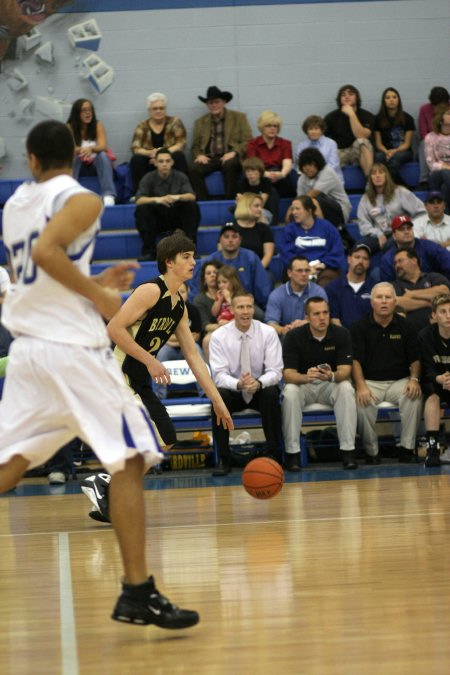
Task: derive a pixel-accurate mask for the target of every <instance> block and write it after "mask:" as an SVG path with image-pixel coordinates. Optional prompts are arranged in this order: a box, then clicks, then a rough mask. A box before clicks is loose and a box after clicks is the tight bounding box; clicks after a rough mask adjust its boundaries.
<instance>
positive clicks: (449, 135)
mask: <svg viewBox="0 0 450 675" xmlns="http://www.w3.org/2000/svg"><path fill="white" fill-rule="evenodd" d="M198 98H199V99H200V100H201V101H202V102H204V103H205V104H206V106H207V109H208V112H207V113H206V114H205V115H203V116H202V117H200V118H199V119H198V120H196V122H195V125H194V130H193V138H192V147H191V159H190V161H188V160H187V158H186V155H185V148H186V140H187V133H186V129H185V127H184V125H183V122H182V121H181V120H180V119H179V118H178V117H175V116H170V115H168V114H167V97H166V96H165V95H164V94H162V93H154V94H152V95H150V96H149V97H148V99H147V106H148V112H149V116H148V118H147V119H145V120H142V121H141V122H139V123H138V125H137V127H136V129H135V132H134V135H133V140H132V146H131V150H132V156H131V161H130V164H129V172H130V177H131V183H132V193H133V194H132V198H131V200H130V201H131V202H133V203H135V210H134V216H135V224H136V228H137V230H138V232H139V235H140V237H141V240H142V252H141V256H140V257H139V260H140V261H142V262H143V263H147V262H151V261H154V260H155V259H156V244H157V241H158V238H161V236H163V237H164V236H165V235H166V234H167V233H170V232H171V231H173V230H175V229H182V230H184V232H185V233H186V234H187V235H188V236H189V237H190V238H191V239H192V240H194V241H195V239H196V237H197V231H198V228H199V225H200V222H201V207H202V204H201V203H202V202H207V201H208V200H210V199H212V198H214V197H215V195H210V194H209V190H208V176H210V175H211V174H214V173H216V172H218V171H220V172H221V173H222V177H223V195H222V196H223V197H224V198H225V199H227V200H230V202H229V203H230V206H229V210H228V213H229V217H228V218H226V221H228V222H222V223H221V225H222V227H221V228H220V231H219V236H218V241H217V248H215V249H214V250H210V251H209V254H208V256H207V257H205V258H204V259H203V260H201V261H198V263H197V266H196V270H195V273H194V277H193V279H192V281H191V282H190V283H189V287H190V298H191V301H192V305H191V314H192V316H193V315H194V314H195V308H197V310H198V312H199V314H200V316H198V314H197V316H196V318H195V320H194V321H193V324H192V325H193V331H194V333H196V334H197V340H198V341H199V345H200V343H201V345H202V348H203V353H204V356H205V359H206V360H207V361H208V359H209V354H210V342H211V337H212V336H213V335H214V334H215V333H216V331H217V329H218V328H220V327H221V326H224V325H227V324H229V323H231V322H233V320H234V314H233V297H235V296H239V295H240V294H242V293H243V292H251V293H252V295H253V297H254V301H255V305H254V312H255V314H254V316H255V319H256V320H260V321H262V322H265V323H268V324H269V325H271V326H272V327H273V328H274V329H275V330H276V332H277V333H278V335H279V337H280V339H281V341H284V340H285V339H286V336H287V335H289V334H290V333H291V331H293V330H294V329H300V328H304V327H305V324H309V323H310V318H309V316H308V313H307V312H306V313H305V305H306V306H307V305H308V301H309V300H310V299H311V298H316V300H317V299H318V298H321V299H322V300H323V301H325V302H326V305H327V307H329V318H330V320H331V324H330V325H335V326H338V327H344V330H346V329H350V327H351V326H352V325H353V324H354V323H355V322H357V321H361V320H363V318H364V317H365V316H366V315H368V314H369V313H370V312H372V313H373V304H372V301H371V298H372V297H373V296H372V294H373V288H374V287H376V284H377V282H379V281H392V282H393V283H394V286H393V287H389V288H392V289H393V290H392V292H393V293H394V298H395V303H394V307H395V317H397V315H398V314H402V315H403V317H404V318H405V321H406V323H407V325H412V326H414V331H415V333H417V332H418V331H419V330H421V329H425V328H426V327H427V326H428V325H429V323H430V315H431V308H432V303H433V301H434V298H435V297H436V296H438V295H442V294H443V293H448V292H450V281H449V279H450V217H449V216H448V215H447V213H448V212H449V208H450V96H449V94H448V91H447V90H446V89H444V88H443V87H433V89H432V90H431V92H430V95H429V103H427V104H424V105H423V106H422V107H421V109H420V112H419V120H418V129H419V136H416V126H415V122H414V119H413V117H412V115H410V114H409V113H407V112H406V111H404V110H403V106H402V101H401V96H400V94H399V92H398V91H397V90H396V89H395V88H393V87H388V88H387V89H385V91H384V92H383V94H382V97H381V103H380V108H379V110H378V112H377V113H376V114H372V113H371V112H369V111H367V110H365V109H364V108H363V107H362V101H361V96H360V93H359V91H358V90H357V89H356V87H354V86H353V85H349V84H347V85H344V86H342V87H341V88H340V89H339V91H338V93H337V97H336V104H337V107H336V109H335V110H333V111H331V112H329V113H328V114H326V115H324V116H323V117H322V116H320V115H310V116H308V117H307V118H306V120H304V122H303V125H302V129H303V131H304V133H305V135H306V137H307V138H306V139H305V140H304V141H302V142H300V143H299V144H298V145H297V147H296V150H295V153H294V152H293V149H292V143H291V142H290V141H288V140H287V139H284V138H283V137H282V136H280V132H281V128H282V120H281V117H280V116H279V115H278V114H277V113H276V112H273V111H270V110H267V111H264V112H262V113H261V115H260V116H259V118H258V121H257V127H258V130H259V132H260V135H258V136H252V130H251V127H250V124H249V122H248V120H247V117H246V115H245V113H242V112H238V111H235V110H231V109H228V108H227V104H228V103H229V102H230V101H231V100H232V98H233V96H232V93H231V92H227V91H221V90H220V88H219V87H217V86H210V87H209V88H208V90H207V92H206V95H205V96H199V97H198ZM68 125H69V128H70V129H71V131H72V133H73V135H74V139H75V144H76V161H75V167H74V171H75V175H76V177H78V176H83V175H89V174H90V173H92V171H94V172H95V173H96V174H97V176H98V180H99V183H100V191H101V193H102V195H103V199H104V203H105V206H113V205H114V204H115V202H116V199H117V189H116V185H115V184H114V180H113V164H112V162H113V160H114V156H113V154H112V153H111V151H110V150H109V148H108V142H107V136H106V131H105V129H104V127H103V125H102V124H101V122H100V121H99V120H97V118H96V114H95V109H94V106H93V104H92V103H91V101H89V100H87V99H79V100H78V101H76V102H75V103H74V105H73V107H72V111H71V114H70V118H69V120H68ZM415 141H417V147H416V146H415ZM415 156H417V157H418V160H419V165H420V177H419V180H420V182H419V185H415V186H412V187H416V188H417V187H418V188H419V195H420V196H421V197H422V199H421V198H419V196H418V195H417V194H415V193H414V192H413V191H411V190H410V189H409V188H410V187H411V186H408V185H407V184H406V181H405V180H404V178H403V176H404V173H403V169H402V166H403V165H404V164H406V163H408V162H411V161H412V160H413V159H414V158H415ZM349 166H358V167H360V169H361V171H362V173H363V174H364V176H365V180H366V188H365V191H364V194H363V195H361V196H360V197H359V195H358V203H357V227H356V228H355V227H353V228H351V227H349V221H350V219H351V213H352V210H354V202H352V201H351V199H350V198H351V197H352V195H351V194H350V193H349V191H348V188H346V184H345V172H346V169H347V168H348V167H349ZM287 200H288V203H287ZM199 202H200V204H199ZM287 206H288V207H289V208H286V207H287ZM199 207H200V208H199ZM227 208H228V207H227ZM284 212H286V216H285V224H284V225H278V223H279V222H280V220H281V217H282V215H283V213H284ZM272 228H273V229H272ZM280 228H281V232H280V233H279V234H278V236H277V240H276V244H275V237H274V232H275V231H276V230H277V229H280ZM274 254H277V255H278V257H279V259H281V262H282V270H281V274H274V272H273V269H274V267H273V260H274ZM123 257H126V255H125V254H124V256H123ZM394 289H395V290H394ZM435 314H436V309H435V311H434V315H435ZM392 316H394V314H392V315H391V318H392ZM434 318H435V317H434ZM396 320H397V319H396ZM199 322H200V325H199ZM386 325H388V324H386ZM316 337H317V336H316ZM289 339H291V338H289ZM177 349H178V348H177V345H176V344H175V343H174V344H172V345H169V346H168V349H167V350H166V351H167V354H166V356H165V358H174V357H175V356H177V357H178V356H179V349H178V351H177ZM413 351H414V350H413ZM169 352H170V354H169ZM310 365H311V364H310ZM408 367H409V366H408ZM285 368H286V365H285ZM335 372H336V371H335ZM316 375H317V373H316ZM327 377H328V375H327ZM349 377H350V374H349V373H347V376H346V378H344V379H349ZM319 379H320V378H319ZM331 383H332V384H335V381H334V380H332V381H331ZM291 384H292V382H291ZM296 384H299V383H298V382H297V383H296ZM336 384H337V383H336ZM357 389H358V388H357ZM164 393H165V392H163V391H162V390H160V391H159V394H160V395H161V396H163V395H164ZM357 398H358V394H357ZM400 398H401V397H400V396H397V399H396V402H397V403H399V401H400ZM407 398H408V397H407ZM442 398H443V399H445V396H444V397H442ZM359 403H361V400H359ZM366 404H367V401H366ZM400 409H401V405H400ZM433 424H434V425H435V422H433ZM428 431H431V432H432V433H433V434H434V433H435V432H436V430H435V429H434V428H433V429H431V430H430V429H428ZM403 449H405V448H403ZM406 449H407V450H408V449H410V448H406ZM344 450H347V451H348V450H351V448H344ZM373 456H374V450H373V447H372V448H371V450H370V452H368V457H373ZM408 457H409V455H408ZM369 463H370V462H369ZM354 464H355V463H354V462H353V461H349V460H348V457H347V458H346V460H345V461H344V466H345V467H346V468H354ZM431 464H432V462H431ZM292 466H293V467H294V469H296V467H297V463H296V462H294V463H293V465H292V462H291V466H290V468H292Z"/></svg>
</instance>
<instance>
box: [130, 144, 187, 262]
mask: <svg viewBox="0 0 450 675" xmlns="http://www.w3.org/2000/svg"><path fill="white" fill-rule="evenodd" d="M155 164H156V171H149V172H148V173H146V174H145V176H144V177H143V178H142V180H141V182H140V183H139V187H138V190H137V192H136V212H135V219H136V229H137V230H138V232H139V234H140V235H141V238H142V255H141V256H140V257H139V260H141V261H146V260H156V235H157V234H158V233H159V234H161V233H162V232H167V231H172V230H176V229H180V230H183V231H184V233H185V234H186V235H187V236H188V237H189V239H192V241H194V242H195V240H196V237H197V229H198V226H199V223H200V210H199V208H198V204H197V202H196V201H195V194H194V191H193V189H192V187H191V184H190V182H189V179H188V177H187V176H186V174H184V173H183V172H182V171H176V170H174V169H173V168H172V167H173V158H172V155H171V153H170V152H169V150H167V148H160V149H159V150H158V152H157V153H156V155H155Z"/></svg>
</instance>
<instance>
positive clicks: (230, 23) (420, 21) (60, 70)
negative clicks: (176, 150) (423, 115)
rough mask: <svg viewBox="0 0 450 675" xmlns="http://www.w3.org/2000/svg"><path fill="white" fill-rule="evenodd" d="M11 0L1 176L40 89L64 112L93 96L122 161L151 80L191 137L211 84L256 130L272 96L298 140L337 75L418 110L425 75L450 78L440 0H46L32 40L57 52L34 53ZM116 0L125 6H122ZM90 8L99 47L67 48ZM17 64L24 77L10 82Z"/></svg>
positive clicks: (365, 93)
mask: <svg viewBox="0 0 450 675" xmlns="http://www.w3.org/2000/svg"><path fill="white" fill-rule="evenodd" d="M15 3H16V4H17V0H0V46H1V45H2V44H3V46H4V47H5V44H6V43H8V52H7V54H6V57H3V59H2V60H1V61H0V69H1V70H0V102H1V103H0V177H4V178H6V177H21V176H24V175H26V165H25V153H24V144H23V143H24V139H25V137H26V134H27V132H28V130H29V129H30V128H31V126H33V124H35V123H36V122H38V121H40V120H41V119H44V118H45V115H46V114H48V113H45V112H42V110H43V108H44V109H45V107H46V105H44V106H43V105H42V99H45V100H46V101H48V102H49V108H51V109H54V110H57V113H55V116H57V117H59V118H60V119H62V120H65V119H66V117H67V113H68V110H69V109H70V105H71V103H72V101H73V100H75V99H76V98H78V97H80V96H85V97H88V98H91V99H92V100H93V101H94V104H95V106H96V109H97V113H98V116H99V117H100V119H101V120H102V121H103V122H104V124H105V125H106V129H107V132H108V136H109V145H110V147H111V148H112V149H113V150H114V152H115V153H116V154H117V156H118V160H119V161H125V160H127V159H128V158H129V145H130V141H131V136H132V132H133V129H134V127H135V125H136V123H137V121H138V120H140V119H143V118H144V117H145V116H146V110H145V99H146V97H147V95H148V94H149V93H151V92H153V91H163V92H165V93H166V94H167V95H168V97H169V112H170V113H173V114H177V115H179V116H180V117H181V118H182V119H183V121H184V122H185V125H186V127H187V130H188V137H189V138H188V141H189V140H190V135H191V131H192V125H193V122H194V119H195V118H196V117H198V116H199V115H201V114H203V113H204V112H205V106H204V105H203V104H202V103H200V101H198V99H197V96H198V94H202V95H204V93H205V91H206V88H207V86H208V85H210V84H217V85H219V86H220V87H221V88H222V89H228V90H230V91H232V92H233V93H234V99H233V101H232V102H231V104H230V107H234V108H236V109H238V110H242V111H245V112H247V113H248V116H249V119H250V122H251V124H252V126H253V129H254V131H255V132H256V125H255V122H256V119H257V117H258V115H259V113H260V112H261V111H262V110H265V109H268V108H270V109H273V110H275V111H277V112H279V113H280V114H281V116H282V118H283V120H284V127H283V130H282V135H284V136H286V137H288V138H290V139H291V140H292V141H294V142H298V141H299V140H300V138H301V137H302V132H301V131H300V125H301V122H302V120H303V119H304V117H305V116H306V115H308V114H311V113H319V114H324V113H326V112H328V111H329V110H331V109H332V108H334V107H335V102H334V99H335V96H336V91H337V89H338V88H339V86H340V85H341V84H343V83H345V82H351V83H353V84H355V85H356V86H357V87H358V88H359V89H360V91H361V94H362V97H363V106H364V107H365V108H368V109H369V110H372V111H374V112H376V110H377V109H378V106H379V99H380V95H381V92H382V90H383V89H384V88H385V87H386V86H388V85H392V86H395V87H397V88H398V89H399V90H400V93H401V95H402V98H403V102H404V107H405V109H406V110H407V111H409V112H410V113H411V114H413V115H414V117H417V113H418V109H419V106H420V104H421V103H423V102H424V101H426V100H427V96H428V93H429V90H430V88H431V87H432V86H433V85H436V84H440V85H443V86H446V87H448V88H449V87H450V79H449V77H450V76H449V69H448V63H449V59H448V57H449V54H450V49H449V47H450V40H449V35H450V30H449V28H450V3H449V2H448V0H430V1H429V2H423V0H419V1H416V0H385V1H378V2H376V1H373V2H372V1H368V2H295V3H294V2H285V3H280V2H263V1H261V0H260V1H259V2H258V1H252V0H249V1H247V2H245V1H244V0H234V1H233V0H228V1H227V0H223V1H219V2H212V1H210V2H206V1H205V0H203V1H202V0H197V1H195V0H165V1H159V2H157V1H153V2H151V1H147V2H145V1H144V0H128V1H127V2H124V1H123V0H122V1H120V0H105V1H104V2H93V1H91V2H87V1H86V0H84V1H83V0H76V1H73V2H71V1H70V0H68V1H67V2H66V4H64V5H63V6H62V7H61V6H60V4H59V3H58V0H53V2H47V3H46V6H47V10H48V8H50V9H51V8H52V7H55V8H56V9H57V12H56V13H54V14H52V15H50V16H47V17H45V16H39V17H36V23H35V28H36V29H37V30H38V31H39V32H40V34H41V36H40V46H42V45H44V44H45V43H46V42H51V44H52V49H53V55H54V62H53V64H51V63H46V62H42V60H38V58H37V57H36V55H35V52H36V51H37V49H39V46H38V47H36V48H33V49H30V50H29V51H27V52H24V51H23V47H22V48H21V47H20V38H19V39H18V40H17V42H14V39H13V38H14V36H12V41H11V40H8V39H7V38H6V37H5V36H7V35H8V30H7V25H8V20H9V17H10V15H11V12H13V11H14V4H15ZM100 7H101V10H102V11H100ZM124 7H127V8H129V9H128V11H121V10H123V8H124ZM161 7H164V8H165V9H158V8H161ZM87 9H90V10H92V11H86V10H87ZM74 10H77V11H76V12H75V11H74ZM105 10H106V11H105ZM91 19H95V21H96V22H97V24H98V27H99V29H100V32H101V40H100V44H99V47H98V50H97V51H95V52H94V51H89V50H84V49H75V48H73V47H72V46H71V45H70V43H69V40H68V37H67V31H68V29H69V28H70V27H72V26H74V25H75V24H80V23H83V22H86V21H89V20H91ZM16 23H17V22H16ZM11 25H16V24H14V22H11ZM5 26H6V28H5ZM9 36H10V37H11V32H10V33H9ZM15 46H16V48H15ZM91 54H95V55H96V56H97V57H99V58H100V59H102V61H104V62H105V64H106V67H110V68H112V70H113V73H114V74H113V79H112V82H111V84H110V85H109V86H107V87H106V88H105V90H104V91H102V92H101V93H100V92H97V91H96V90H95V88H94V87H93V86H92V84H91V83H90V82H89V80H87V79H83V77H82V74H83V72H84V71H83V66H82V63H83V61H84V60H85V59H86V57H87V56H89V55H91ZM14 70H18V71H19V73H20V74H21V76H24V77H25V78H26V79H27V85H26V86H25V87H23V88H21V89H18V90H17V89H15V84H16V80H17V78H16V77H15V76H14ZM39 97H40V100H41V103H40V104H39V105H38V99H39ZM55 101H56V103H55ZM38 110H41V112H39V111H38ZM2 155H3V156H2Z"/></svg>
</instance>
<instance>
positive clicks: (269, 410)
mask: <svg viewBox="0 0 450 675" xmlns="http://www.w3.org/2000/svg"><path fill="white" fill-rule="evenodd" d="M218 390H219V394H220V395H221V396H222V398H223V400H224V403H225V405H226V406H227V408H228V410H229V412H230V413H231V415H232V414H233V413H234V412H239V411H240V410H245V408H253V409H254V410H258V411H259V412H260V414H261V420H262V427H263V430H264V435H265V437H266V447H267V450H268V452H270V453H276V452H277V451H279V449H280V447H281V406H280V389H279V387H277V386H276V385H274V386H271V387H264V389H259V390H258V391H257V392H256V393H255V394H254V396H253V398H252V399H251V401H250V402H249V403H246V402H245V401H244V399H243V398H242V393H241V392H240V391H233V390H232V389H223V388H221V387H219V388H218ZM211 414H212V419H213V425H212V427H213V436H214V440H215V442H216V444H217V449H218V451H219V457H220V458H224V457H225V458H226V457H228V455H229V452H230V450H229V447H228V439H229V432H228V429H224V428H223V426H222V425H220V426H219V425H217V424H216V418H215V414H214V410H212V413H211Z"/></svg>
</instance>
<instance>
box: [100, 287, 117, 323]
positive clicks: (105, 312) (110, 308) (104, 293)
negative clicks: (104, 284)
mask: <svg viewBox="0 0 450 675" xmlns="http://www.w3.org/2000/svg"><path fill="white" fill-rule="evenodd" d="M94 304H95V306H96V308H97V310H98V311H99V312H100V314H101V315H102V317H103V318H104V319H107V320H108V321H109V319H112V317H113V316H114V314H117V312H118V311H119V309H120V307H121V305H122V298H121V296H120V293H119V291H118V290H117V289H114V288H102V289H101V292H100V293H99V295H98V297H97V299H96V300H95V302H94Z"/></svg>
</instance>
